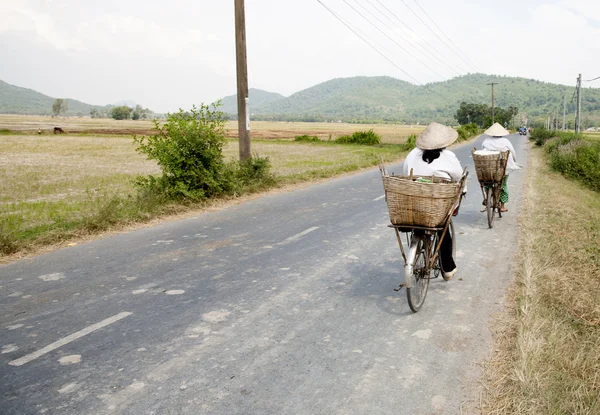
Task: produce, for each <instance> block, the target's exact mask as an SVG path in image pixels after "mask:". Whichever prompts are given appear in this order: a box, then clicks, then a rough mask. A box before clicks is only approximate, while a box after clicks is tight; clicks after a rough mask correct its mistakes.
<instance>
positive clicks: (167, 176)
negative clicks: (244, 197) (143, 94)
mask: <svg viewBox="0 0 600 415" xmlns="http://www.w3.org/2000/svg"><path fill="white" fill-rule="evenodd" d="M154 130H155V131H156V134H154V135H151V136H149V137H144V136H142V137H139V136H134V137H133V140H134V142H135V143H136V144H137V145H138V147H137V151H138V152H140V153H143V154H146V155H147V156H148V159H149V160H156V161H157V162H158V165H159V166H160V168H161V169H162V176H161V177H159V178H156V177H154V176H149V177H141V178H138V180H137V184H138V186H140V187H143V188H155V189H156V190H158V191H159V192H161V193H164V194H166V195H167V196H168V197H171V198H176V199H181V198H187V199H191V200H201V199H204V198H206V197H211V196H214V195H217V194H221V193H224V192H226V191H228V190H229V187H231V186H232V185H233V183H231V180H228V179H227V177H225V176H226V175H227V169H226V168H225V163H224V160H223V144H225V120H224V119H223V114H222V113H221V112H220V111H218V110H217V105H214V104H213V105H212V108H211V107H209V106H208V105H200V108H196V107H195V106H194V107H193V108H192V109H191V110H190V111H186V112H184V111H183V110H181V109H180V110H179V112H177V113H175V114H168V115H167V120H166V122H165V123H164V125H161V124H160V123H159V122H158V121H156V120H155V121H154Z"/></svg>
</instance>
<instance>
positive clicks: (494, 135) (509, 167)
mask: <svg viewBox="0 0 600 415" xmlns="http://www.w3.org/2000/svg"><path fill="white" fill-rule="evenodd" d="M484 134H486V135H488V136H489V137H487V138H486V139H485V140H483V143H482V144H481V147H482V148H483V149H484V150H492V151H506V150H510V156H509V157H508V162H507V164H506V176H505V178H504V182H503V183H502V189H501V190H500V211H501V212H508V209H506V208H505V207H504V204H505V203H508V175H509V174H510V173H511V172H513V171H515V170H519V169H520V167H519V166H518V165H517V153H515V148H514V147H513V145H512V143H511V142H510V141H509V140H508V138H506V136H507V135H510V132H508V131H507V130H506V129H505V128H504V127H502V126H501V125H500V124H498V123H495V124H494V125H492V126H491V127H490V128H488V129H487V130H485V132H484ZM483 204H484V205H485V204H486V201H485V200H484V201H483Z"/></svg>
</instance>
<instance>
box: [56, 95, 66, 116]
mask: <svg viewBox="0 0 600 415" xmlns="http://www.w3.org/2000/svg"><path fill="white" fill-rule="evenodd" d="M68 109H69V104H68V103H67V100H65V99H62V98H56V99H55V100H54V103H53V104H52V115H53V116H55V117H58V116H59V115H65V114H66V113H67V110H68Z"/></svg>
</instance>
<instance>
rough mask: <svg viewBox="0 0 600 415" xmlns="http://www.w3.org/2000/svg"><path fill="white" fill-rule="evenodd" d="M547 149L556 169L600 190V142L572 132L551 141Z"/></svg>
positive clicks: (552, 164) (591, 187) (552, 165)
mask: <svg viewBox="0 0 600 415" xmlns="http://www.w3.org/2000/svg"><path fill="white" fill-rule="evenodd" d="M546 151H547V152H548V154H549V155H550V166H551V167H552V168H553V169H554V170H556V171H558V172H560V173H562V174H563V175H565V176H566V177H568V178H571V179H575V180H578V181H580V182H581V183H583V184H584V185H585V186H587V187H588V188H590V189H592V190H595V191H597V192H600V143H596V142H591V141H587V140H584V139H582V138H580V137H579V136H577V135H576V134H573V133H571V134H568V135H567V134H565V136H564V137H560V138H559V139H558V140H554V141H552V143H549V144H548V146H547V147H546Z"/></svg>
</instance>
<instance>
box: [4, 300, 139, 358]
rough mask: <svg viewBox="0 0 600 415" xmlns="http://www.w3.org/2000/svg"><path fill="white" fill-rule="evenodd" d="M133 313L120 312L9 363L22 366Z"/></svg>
mask: <svg viewBox="0 0 600 415" xmlns="http://www.w3.org/2000/svg"><path fill="white" fill-rule="evenodd" d="M132 314H133V313H130V312H128V311H124V312H122V313H119V314H117V315H114V316H112V317H109V318H107V319H105V320H102V321H100V322H98V323H96V324H92V325H91V326H88V327H86V328H84V329H83V330H79V331H77V332H75V333H73V334H70V335H68V336H67V337H63V338H62V339H60V340H58V341H55V342H54V343H51V344H49V345H48V346H46V347H44V348H42V349H40V350H38V351H36V352H33V353H30V354H28V355H25V356H23V357H20V358H18V359H16V360H13V361H11V362H9V363H8V364H9V365H11V366H22V365H24V364H25V363H29V362H31V361H32V360H35V359H37V358H38V357H42V356H43V355H45V354H46V353H50V352H51V351H53V350H56V349H58V348H59V347H61V346H64V345H65V344H69V343H71V342H73V341H75V340H77V339H79V338H81V337H83V336H86V335H88V334H90V333H93V332H95V331H96V330H100V329H101V328H102V327H106V326H108V325H109V324H112V323H115V322H117V321H119V320H121V319H124V318H125V317H128V316H130V315H132Z"/></svg>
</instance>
